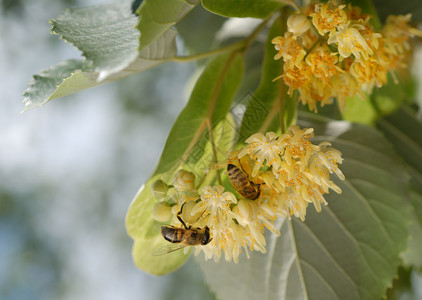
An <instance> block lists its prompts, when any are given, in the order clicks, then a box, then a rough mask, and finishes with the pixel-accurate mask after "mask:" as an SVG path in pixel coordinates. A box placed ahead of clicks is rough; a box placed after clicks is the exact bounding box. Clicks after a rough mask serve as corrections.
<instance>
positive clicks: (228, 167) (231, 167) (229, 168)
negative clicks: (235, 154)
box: [227, 164, 236, 171]
mask: <svg viewBox="0 0 422 300" xmlns="http://www.w3.org/2000/svg"><path fill="white" fill-rule="evenodd" d="M233 168H236V166H235V165H232V164H228V165H227V171H230V170H231V169H233Z"/></svg>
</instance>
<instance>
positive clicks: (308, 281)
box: [199, 116, 409, 300]
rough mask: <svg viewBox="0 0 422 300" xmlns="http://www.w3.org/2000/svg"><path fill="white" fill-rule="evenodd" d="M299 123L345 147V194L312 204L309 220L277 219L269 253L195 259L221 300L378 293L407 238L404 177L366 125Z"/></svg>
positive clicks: (391, 274)
mask: <svg viewBox="0 0 422 300" xmlns="http://www.w3.org/2000/svg"><path fill="white" fill-rule="evenodd" d="M318 119H319V121H318ZM300 125H301V126H302V127H314V128H315V132H316V135H317V136H318V139H316V142H320V141H323V140H327V137H328V136H331V140H332V143H333V145H334V147H336V148H337V149H339V150H341V151H342V152H343V158H344V162H343V165H342V166H341V169H342V170H343V172H344V174H345V175H346V180H345V181H340V180H335V182H336V184H337V185H338V186H339V187H340V188H341V189H342V190H343V193H342V194H341V195H337V194H335V193H330V194H328V195H326V199H327V201H328V203H329V205H328V206H326V207H324V208H323V209H322V212H321V213H319V214H318V213H316V212H315V209H314V208H313V207H312V205H310V207H308V210H307V216H306V222H301V221H299V220H297V219H292V220H288V219H280V220H278V221H277V225H278V226H277V228H278V229H279V230H280V232H281V235H280V237H278V238H277V237H275V236H274V235H272V234H269V233H268V232H266V236H267V253H266V254H261V253H256V252H254V253H252V256H251V258H250V259H249V260H248V259H247V258H246V257H245V256H244V255H243V256H242V257H241V258H240V263H239V264H234V263H227V262H219V263H214V262H204V261H203V260H202V257H200V258H199V261H200V265H201V268H202V270H203V272H204V274H205V278H206V280H207V282H208V283H209V285H210V287H211V288H212V290H213V291H215V292H216V294H217V296H218V297H219V298H221V299H223V300H224V299H324V300H325V299H338V300H339V299H341V300H344V299H381V298H382V297H383V296H384V293H385V291H386V289H387V287H389V286H390V285H391V282H392V279H393V277H394V276H395V274H396V269H397V267H398V265H399V264H400V262H401V260H400V253H401V252H403V251H404V249H405V246H406V243H407V237H408V231H407V220H408V218H409V210H408V206H407V203H406V201H405V198H406V197H407V195H406V194H405V193H403V191H404V192H405V191H406V186H407V184H406V178H407V175H406V173H405V171H404V169H403V168H402V167H401V165H400V164H399V162H398V161H397V158H396V156H395V154H394V151H393V150H392V148H391V147H390V146H389V145H388V143H387V142H386V140H385V139H383V137H382V136H381V135H380V134H378V133H377V132H375V131H374V130H372V129H370V128H367V127H363V126H355V125H353V126H351V125H350V124H348V123H346V122H335V123H333V124H331V123H330V122H326V121H324V119H323V118H313V117H308V116H302V121H301V122H300ZM311 125H312V126H311ZM330 133H331V134H330ZM320 135H321V136H320Z"/></svg>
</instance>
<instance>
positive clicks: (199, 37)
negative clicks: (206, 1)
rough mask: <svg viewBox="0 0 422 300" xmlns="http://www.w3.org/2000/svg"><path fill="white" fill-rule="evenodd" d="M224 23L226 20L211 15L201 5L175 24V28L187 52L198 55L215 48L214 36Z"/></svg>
mask: <svg viewBox="0 0 422 300" xmlns="http://www.w3.org/2000/svg"><path fill="white" fill-rule="evenodd" d="M225 21H227V19H226V18H223V17H221V16H218V15H216V14H212V13H210V12H209V11H207V10H206V9H204V7H203V6H202V5H197V6H196V7H195V8H194V9H193V10H192V11H191V12H190V13H189V14H188V15H186V16H185V17H184V18H183V19H182V20H181V21H180V22H179V23H177V25H176V28H177V31H178V32H179V36H180V37H181V38H182V39H183V41H184V44H185V46H186V48H188V50H189V52H191V53H200V52H205V51H209V50H210V49H213V48H215V44H216V39H215V36H216V34H217V32H218V30H219V29H220V28H221V26H222V25H223V23H224V22H225ZM198 28H201V30H198Z"/></svg>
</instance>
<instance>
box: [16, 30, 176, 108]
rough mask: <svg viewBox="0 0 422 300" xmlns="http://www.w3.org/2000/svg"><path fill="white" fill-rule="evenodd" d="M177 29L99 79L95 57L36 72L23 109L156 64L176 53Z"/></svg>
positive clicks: (38, 105)
mask: <svg viewBox="0 0 422 300" xmlns="http://www.w3.org/2000/svg"><path fill="white" fill-rule="evenodd" d="M175 37H176V32H175V31H174V30H170V31H168V32H166V34H165V35H164V36H162V37H160V38H159V39H158V40H156V41H154V42H153V43H151V44H150V45H149V46H148V47H146V48H145V49H143V50H142V51H141V53H140V54H139V56H138V57H137V58H136V59H135V60H134V61H133V62H132V63H131V64H130V65H129V66H127V67H125V68H124V69H123V70H120V71H119V72H117V73H114V74H110V75H109V76H108V77H107V78H105V79H104V80H102V81H99V76H100V73H99V72H97V71H95V67H94V66H93V63H92V61H88V60H75V59H70V60H66V61H64V62H62V63H59V64H57V65H54V66H52V67H51V68H49V69H47V70H44V71H42V72H41V73H40V74H39V75H34V78H33V80H32V81H31V83H30V84H29V87H28V89H27V90H26V91H25V93H24V94H23V95H24V97H25V98H24V100H23V104H24V111H26V110H29V109H32V108H35V107H40V106H42V105H44V104H45V103H47V102H48V101H50V100H53V99H56V98H60V97H64V96H67V95H71V94H73V93H76V92H78V91H81V90H84V89H87V88H90V87H94V86H97V85H100V84H104V83H108V82H111V81H115V80H118V79H122V78H124V77H127V76H130V75H133V74H135V73H138V72H142V71H145V70H147V69H150V68H153V67H155V66H157V65H159V64H162V63H164V62H166V61H169V60H171V59H172V58H173V57H175V56H176V52H177V50H176V44H175Z"/></svg>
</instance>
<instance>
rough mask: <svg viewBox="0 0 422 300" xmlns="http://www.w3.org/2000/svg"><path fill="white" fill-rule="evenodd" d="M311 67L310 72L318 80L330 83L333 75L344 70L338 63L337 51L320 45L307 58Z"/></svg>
mask: <svg viewBox="0 0 422 300" xmlns="http://www.w3.org/2000/svg"><path fill="white" fill-rule="evenodd" d="M305 61H306V63H307V64H308V65H309V67H310V72H311V73H312V75H313V76H315V77H316V78H317V79H318V80H321V81H322V82H324V83H328V82H329V80H330V79H331V77H333V76H335V75H337V74H339V73H341V72H344V71H343V70H342V69H341V68H339V67H338V66H337V65H336V64H337V63H338V57H337V53H333V52H331V51H330V50H329V49H328V47H318V48H316V49H315V50H314V51H312V52H311V53H310V54H309V55H308V56H307V57H306V59H305Z"/></svg>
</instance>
